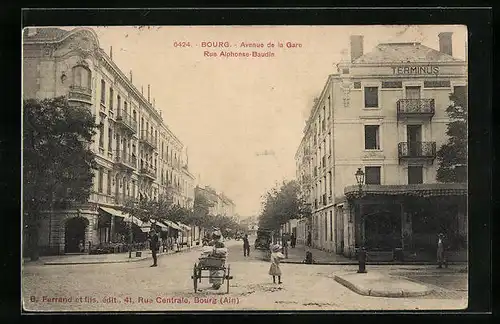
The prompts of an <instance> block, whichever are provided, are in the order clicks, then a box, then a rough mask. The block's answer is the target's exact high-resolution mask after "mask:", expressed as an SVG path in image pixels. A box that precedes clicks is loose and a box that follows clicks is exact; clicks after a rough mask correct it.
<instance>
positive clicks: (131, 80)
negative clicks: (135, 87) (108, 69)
mask: <svg viewBox="0 0 500 324" xmlns="http://www.w3.org/2000/svg"><path fill="white" fill-rule="evenodd" d="M130 82H132V70H130Z"/></svg>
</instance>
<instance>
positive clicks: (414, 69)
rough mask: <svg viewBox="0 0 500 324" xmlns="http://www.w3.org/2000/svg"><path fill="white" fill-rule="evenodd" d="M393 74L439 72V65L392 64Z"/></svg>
mask: <svg viewBox="0 0 500 324" xmlns="http://www.w3.org/2000/svg"><path fill="white" fill-rule="evenodd" d="M392 73H393V74H439V66H432V65H427V66H393V67H392Z"/></svg>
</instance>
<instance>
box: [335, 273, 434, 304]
mask: <svg viewBox="0 0 500 324" xmlns="http://www.w3.org/2000/svg"><path fill="white" fill-rule="evenodd" d="M334 278H335V281H337V282H338V283H340V284H342V285H343V286H345V287H346V288H349V289H350V290H352V291H354V292H355V293H357V294H360V295H364V296H371V297H391V298H405V297H421V296H425V295H429V294H431V293H432V292H433V289H432V288H430V287H427V286H425V285H422V284H419V283H415V282H412V281H409V280H406V279H403V278H397V277H391V276H388V275H385V274H383V273H380V272H370V273H345V274H337V275H335V276H334Z"/></svg>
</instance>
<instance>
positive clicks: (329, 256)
mask: <svg viewBox="0 0 500 324" xmlns="http://www.w3.org/2000/svg"><path fill="white" fill-rule="evenodd" d="M307 249H308V250H309V251H311V252H312V255H313V259H314V261H315V262H314V264H318V265H330V264H331V265H357V264H358V260H356V259H349V258H347V257H345V256H343V255H340V254H336V253H333V252H327V251H323V250H319V249H316V248H308V247H306V246H304V245H297V246H296V247H295V248H293V249H292V248H291V247H290V246H289V247H288V259H284V260H282V261H281V262H282V263H302V261H303V260H304V259H305V257H306V250H307ZM366 264H367V265H435V264H436V262H429V261H416V260H405V261H367V262H366ZM448 264H450V265H453V264H459V265H461V264H463V265H465V264H467V262H459V261H457V262H448Z"/></svg>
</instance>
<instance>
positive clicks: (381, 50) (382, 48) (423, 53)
mask: <svg viewBox="0 0 500 324" xmlns="http://www.w3.org/2000/svg"><path fill="white" fill-rule="evenodd" d="M460 61H462V60H460V59H457V58H455V57H453V56H450V55H448V54H444V53H441V52H439V51H436V50H435V49H432V48H430V47H427V46H425V45H422V44H420V43H386V44H379V45H378V46H377V47H376V48H375V49H374V50H373V51H372V52H369V53H367V54H365V55H363V56H361V57H359V58H358V59H356V60H354V63H355V64H356V63H392V62H399V63H407V62H408V63H409V62H412V63H419V62H460Z"/></svg>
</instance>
